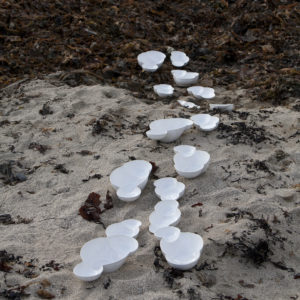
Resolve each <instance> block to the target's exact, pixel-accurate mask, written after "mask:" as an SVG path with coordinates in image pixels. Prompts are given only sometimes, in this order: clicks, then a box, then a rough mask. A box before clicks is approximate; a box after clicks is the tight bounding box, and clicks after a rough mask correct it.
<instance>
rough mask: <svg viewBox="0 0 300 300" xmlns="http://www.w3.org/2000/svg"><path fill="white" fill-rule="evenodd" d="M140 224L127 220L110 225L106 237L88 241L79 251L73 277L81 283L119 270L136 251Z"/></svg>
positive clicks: (136, 221)
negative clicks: (79, 257) (78, 260)
mask: <svg viewBox="0 0 300 300" xmlns="http://www.w3.org/2000/svg"><path fill="white" fill-rule="evenodd" d="M140 225H141V222H140V221H138V220H134V219H128V220H125V221H123V222H121V223H117V224H112V225H110V226H109V227H108V228H107V230H106V232H107V234H108V236H107V237H100V238H96V239H93V240H90V241H88V242H87V243H85V244H84V245H83V247H82V248H81V250H80V256H81V259H82V262H81V263H79V264H77V265H76V266H75V267H74V269H73V273H74V275H75V276H76V277H77V278H79V279H81V280H83V281H93V280H96V279H98V278H99V277H100V276H101V274H102V272H113V271H116V270H117V269H119V268H120V267H121V266H122V265H123V263H124V262H125V260H126V258H127V257H128V255H130V254H132V253H134V252H135V251H136V250H137V249H138V242H137V240H136V239H134V238H133V236H137V234H138V232H139V227H140Z"/></svg>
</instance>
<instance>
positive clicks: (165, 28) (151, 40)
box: [0, 0, 300, 105]
mask: <svg viewBox="0 0 300 300" xmlns="http://www.w3.org/2000/svg"><path fill="white" fill-rule="evenodd" d="M299 8H300V5H299V2H298V1H287V0H281V1H280V0H265V1H260V0H258V1H247V0H237V1H234V0H228V1H226V0H216V1H207V0H203V1H197V0H191V1H167V0H161V1H149V0H146V1H133V0H124V1H116V0H106V1H97V0H81V1H80V0H66V1H59V0H53V1H46V0H18V1H14V0H5V1H3V0H2V1H0V86H2V87H4V86H6V85H8V84H10V83H12V82H14V81H16V80H19V79H23V78H27V77H28V78H35V77H42V76H43V74H48V73H51V72H55V71H58V70H62V71H64V72H63V74H62V75H61V78H60V79H61V80H63V81H64V82H65V83H67V84H69V85H71V86H77V85H79V84H88V85H90V84H95V83H107V84H113V85H115V86H118V87H122V88H126V89H129V90H131V91H134V92H135V95H136V96H139V97H144V98H145V97H148V98H149V97H151V96H150V95H149V93H148V92H147V88H148V89H150V88H151V86H152V85H153V83H154V82H155V83H157V82H164V83H166V82H170V80H171V76H170V75H169V72H166V71H169V70H171V69H172V66H171V64H170V63H169V62H168V63H167V64H164V66H163V68H162V69H161V70H160V71H159V72H156V73H154V74H151V75H150V76H149V74H145V73H143V72H142V71H141V68H140V67H139V66H138V65H137V61H136V56H137V55H138V54H139V53H140V52H142V51H147V50H151V49H156V50H161V51H164V52H167V50H168V49H169V50H170V47H172V48H174V49H176V50H182V51H185V52H186V53H187V54H188V55H189V57H190V58H191V62H190V63H189V65H188V67H187V69H189V70H192V71H197V72H200V77H201V81H202V82H203V83H205V84H207V85H209V86H215V85H218V86H226V87H227V88H229V89H235V88H236V87H237V86H238V87H243V88H247V89H248V90H249V93H251V94H252V95H253V97H254V99H257V100H259V101H271V102H272V103H273V104H275V105H281V104H284V103H285V102H286V101H287V99H288V98H290V97H297V96H299V91H300V88H299V87H300V84H299V74H300V73H299V72H300V71H299V48H298V46H299V36H300V35H299V25H300V22H299V20H300V18H299V11H300V10H299Z"/></svg>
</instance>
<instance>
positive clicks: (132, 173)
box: [110, 160, 152, 201]
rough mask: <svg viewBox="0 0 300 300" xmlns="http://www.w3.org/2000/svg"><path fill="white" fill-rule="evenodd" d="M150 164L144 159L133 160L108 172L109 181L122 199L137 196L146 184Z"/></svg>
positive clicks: (125, 199)
mask: <svg viewBox="0 0 300 300" xmlns="http://www.w3.org/2000/svg"><path fill="white" fill-rule="evenodd" d="M151 170H152V165H151V164H150V163H149V162H147V161H144V160H133V161H130V162H127V163H125V164H124V165H123V166H121V167H119V168H117V169H115V170H113V171H112V173H111V174H110V182H111V184H112V186H113V188H114V189H115V190H116V191H117V196H118V198H119V199H120V200H123V201H134V200H136V199H138V198H139V196H140V195H141V192H142V190H143V188H144V187H145V186H146V184H147V181H148V178H149V175H150V172H151Z"/></svg>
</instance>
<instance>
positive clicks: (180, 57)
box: [170, 51, 190, 68]
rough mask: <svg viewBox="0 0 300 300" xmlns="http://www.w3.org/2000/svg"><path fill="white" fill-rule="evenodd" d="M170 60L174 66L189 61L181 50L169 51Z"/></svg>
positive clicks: (182, 64) (183, 64)
mask: <svg viewBox="0 0 300 300" xmlns="http://www.w3.org/2000/svg"><path fill="white" fill-rule="evenodd" d="M170 58H171V62H172V65H173V66H174V67H179V68H180V67H183V66H185V65H186V64H187V63H188V62H189V60H190V59H189V57H188V56H187V55H186V54H185V53H184V52H181V51H172V52H171V57H170Z"/></svg>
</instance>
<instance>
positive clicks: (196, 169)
mask: <svg viewBox="0 0 300 300" xmlns="http://www.w3.org/2000/svg"><path fill="white" fill-rule="evenodd" d="M173 149H174V152H175V153H176V154H175V155H174V158H173V160H174V167H175V170H176V172H177V173H178V174H179V175H181V176H183V177H186V178H195V177H197V176H199V175H200V174H201V173H203V172H204V171H205V170H206V169H207V167H208V164H209V161H210V155H209V153H208V152H206V151H201V150H197V149H196V148H195V147H193V146H189V145H180V146H176V147H174V148H173Z"/></svg>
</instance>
